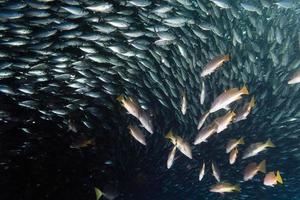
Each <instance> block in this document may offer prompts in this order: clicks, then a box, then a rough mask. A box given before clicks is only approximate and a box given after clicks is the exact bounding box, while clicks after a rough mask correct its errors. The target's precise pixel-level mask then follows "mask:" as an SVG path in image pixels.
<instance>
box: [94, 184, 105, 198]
mask: <svg viewBox="0 0 300 200" xmlns="http://www.w3.org/2000/svg"><path fill="white" fill-rule="evenodd" d="M95 193H96V200H98V199H100V198H101V197H102V195H103V192H102V191H101V190H99V189H98V188H96V187H95Z"/></svg>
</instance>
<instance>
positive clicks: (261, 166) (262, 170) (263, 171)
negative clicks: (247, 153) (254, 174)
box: [258, 160, 266, 173]
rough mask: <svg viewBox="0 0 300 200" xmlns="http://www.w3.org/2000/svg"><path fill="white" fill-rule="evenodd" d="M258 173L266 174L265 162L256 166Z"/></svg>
mask: <svg viewBox="0 0 300 200" xmlns="http://www.w3.org/2000/svg"><path fill="white" fill-rule="evenodd" d="M258 171H260V172H262V173H266V160H263V161H261V162H260V163H259V165H258Z"/></svg>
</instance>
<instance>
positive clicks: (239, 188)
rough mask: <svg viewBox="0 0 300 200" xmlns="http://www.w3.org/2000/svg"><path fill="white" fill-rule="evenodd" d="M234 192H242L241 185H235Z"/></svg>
mask: <svg viewBox="0 0 300 200" xmlns="http://www.w3.org/2000/svg"><path fill="white" fill-rule="evenodd" d="M233 190H234V191H237V192H240V191H241V187H240V185H239V184H236V185H234V186H233Z"/></svg>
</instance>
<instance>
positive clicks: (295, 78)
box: [288, 70, 300, 85]
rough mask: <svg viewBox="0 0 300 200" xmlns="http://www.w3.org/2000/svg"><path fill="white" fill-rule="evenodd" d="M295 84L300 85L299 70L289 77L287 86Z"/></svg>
mask: <svg viewBox="0 0 300 200" xmlns="http://www.w3.org/2000/svg"><path fill="white" fill-rule="evenodd" d="M296 83H300V70H298V71H297V72H295V73H294V74H293V76H292V77H291V79H290V80H289V81H288V84H289V85H292V84H296Z"/></svg>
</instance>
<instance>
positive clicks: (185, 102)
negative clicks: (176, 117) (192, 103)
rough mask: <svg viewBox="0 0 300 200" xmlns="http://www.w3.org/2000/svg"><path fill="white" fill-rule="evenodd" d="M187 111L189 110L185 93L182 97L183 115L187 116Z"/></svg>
mask: <svg viewBox="0 0 300 200" xmlns="http://www.w3.org/2000/svg"><path fill="white" fill-rule="evenodd" d="M186 110H187V98H186V93H185V92H183V93H182V97H181V113H182V114H183V115H185V113H186Z"/></svg>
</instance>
